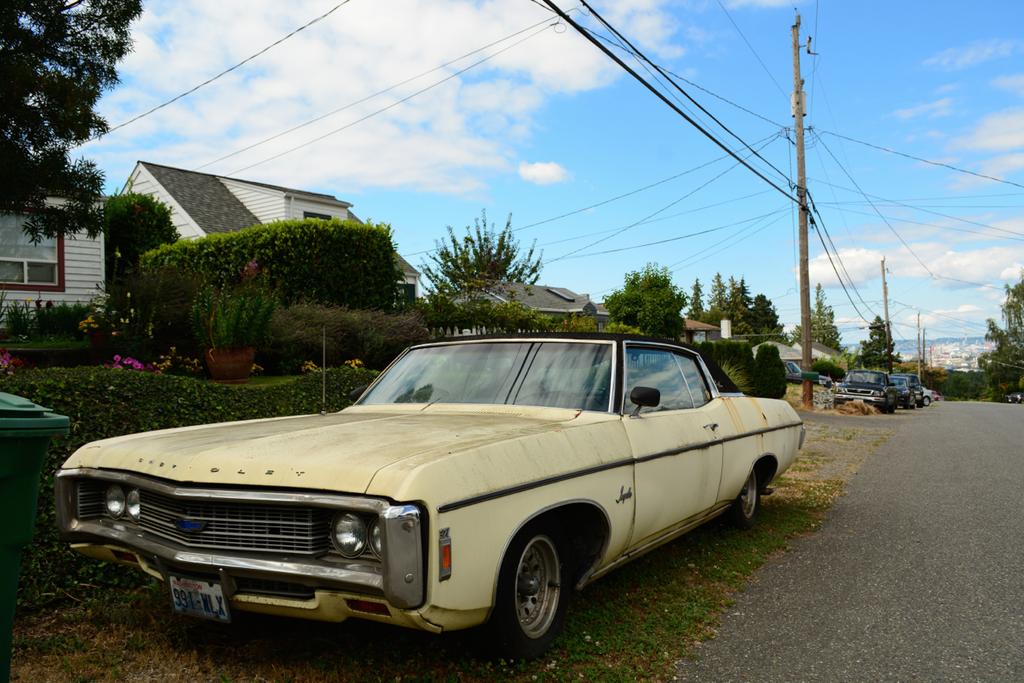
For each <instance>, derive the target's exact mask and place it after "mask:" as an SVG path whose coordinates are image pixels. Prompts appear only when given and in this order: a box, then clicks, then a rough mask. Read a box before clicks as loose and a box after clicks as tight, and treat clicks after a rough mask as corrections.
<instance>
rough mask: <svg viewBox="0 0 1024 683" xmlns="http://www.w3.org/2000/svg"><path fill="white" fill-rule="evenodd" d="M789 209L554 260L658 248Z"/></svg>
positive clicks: (559, 259)
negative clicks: (651, 240) (682, 233)
mask: <svg viewBox="0 0 1024 683" xmlns="http://www.w3.org/2000/svg"><path fill="white" fill-rule="evenodd" d="M788 208H789V207H788V206H787V207H785V208H782V209H777V210H775V211H769V212H768V213H763V214H761V215H760V216H754V217H753V218H746V219H744V220H741V221H735V222H733V223H726V224H725V225H719V226H717V227H714V228H707V229H706V230H698V231H697V232H690V233H687V234H685V235H677V236H675V237H668V238H666V239H663V240H656V241H654V242H645V243H643V244H633V245H630V246H628V247H618V248H616V249H606V250H604V251H594V252H589V253H586V254H575V255H573V256H562V257H560V258H557V259H554V261H564V260H567V259H577V258H585V257H588V256H603V255H605V254H617V253H619V252H622V251H631V250H633V249H642V248H644V247H653V246H657V245H659V244H668V243H669V242H678V241H679V240H684V239H688V238H690V237H698V236H700V235H707V234H709V233H712V232H718V231H719V230H725V229H726V228H732V227H735V226H737V225H743V224H744V223H752V222H755V221H759V220H761V219H763V218H767V217H769V216H774V215H776V214H778V213H781V212H783V211H786V210H787V209H788ZM551 262H552V261H549V263H551Z"/></svg>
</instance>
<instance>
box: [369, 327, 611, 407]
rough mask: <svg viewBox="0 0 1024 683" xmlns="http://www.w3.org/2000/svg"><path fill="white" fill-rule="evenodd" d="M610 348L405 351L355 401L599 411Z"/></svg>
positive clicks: (605, 396) (539, 345)
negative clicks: (480, 404) (361, 397)
mask: <svg viewBox="0 0 1024 683" xmlns="http://www.w3.org/2000/svg"><path fill="white" fill-rule="evenodd" d="M612 349H613V347H612V345H611V344H586V343H573V342H479V343H467V344H451V345H447V346H429V347H424V348H420V349H413V350H412V351H410V352H409V353H407V354H406V355H405V356H403V357H402V358H401V359H400V360H399V361H398V362H397V363H395V364H394V365H393V366H392V367H391V368H389V369H388V370H387V372H385V373H384V375H383V376H382V377H381V378H380V380H379V381H378V382H377V384H376V385H374V387H373V388H372V389H371V390H370V391H369V392H367V394H366V395H365V396H364V397H363V399H362V400H361V401H360V403H361V404H364V405H375V404H385V403H435V402H442V403H488V404H496V405H528V406H546V407H552V408H575V409H579V410H598V411H603V412H604V411H607V410H608V409H609V399H610V395H611V378H612Z"/></svg>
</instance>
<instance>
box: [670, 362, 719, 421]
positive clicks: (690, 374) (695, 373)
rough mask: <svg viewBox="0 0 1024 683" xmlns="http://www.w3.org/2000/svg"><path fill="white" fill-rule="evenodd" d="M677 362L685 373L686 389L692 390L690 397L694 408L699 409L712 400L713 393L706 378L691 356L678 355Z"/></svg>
mask: <svg viewBox="0 0 1024 683" xmlns="http://www.w3.org/2000/svg"><path fill="white" fill-rule="evenodd" d="M676 362H677V363H678V364H679V369H680V370H682V372H683V379H685V380H686V387H687V388H688V389H689V390H690V397H691V400H692V402H693V406H692V407H694V408H699V407H701V406H702V405H704V404H705V403H707V402H708V401H710V400H711V391H709V390H708V385H707V383H706V382H705V381H704V376H703V375H702V374H701V371H700V369H699V368H698V367H697V362H696V361H695V360H694V359H693V358H690V357H689V356H684V355H682V354H676Z"/></svg>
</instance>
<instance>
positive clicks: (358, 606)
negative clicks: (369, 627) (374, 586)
mask: <svg viewBox="0 0 1024 683" xmlns="http://www.w3.org/2000/svg"><path fill="white" fill-rule="evenodd" d="M345 602H346V603H348V608H349V609H351V610H354V611H356V612H368V613H369V614H379V615H381V616H382V617H389V616H391V612H389V611H388V606H387V605H385V604H384V603H382V602H372V601H370V600H355V599H352V598H345Z"/></svg>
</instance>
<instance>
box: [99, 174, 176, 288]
mask: <svg viewBox="0 0 1024 683" xmlns="http://www.w3.org/2000/svg"><path fill="white" fill-rule="evenodd" d="M178 237H179V235H178V231H177V229H176V228H175V227H174V224H173V223H172V222H171V209H170V207H169V206H167V205H166V204H164V203H163V202H161V201H160V200H158V199H155V198H153V197H150V196H149V195H145V194H136V193H134V192H128V193H125V194H120V195H115V196H113V197H110V198H109V199H107V203H106V204H105V205H104V207H103V245H104V253H105V259H106V275H107V282H108V283H110V282H116V281H118V280H119V279H120V278H121V277H122V276H123V275H124V274H125V273H126V272H130V271H133V270H135V268H136V266H138V264H139V257H140V256H142V254H143V253H145V252H147V251H149V250H150V249H155V248H157V247H159V246H160V245H162V244H171V243H173V242H175V241H177V240H178Z"/></svg>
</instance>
